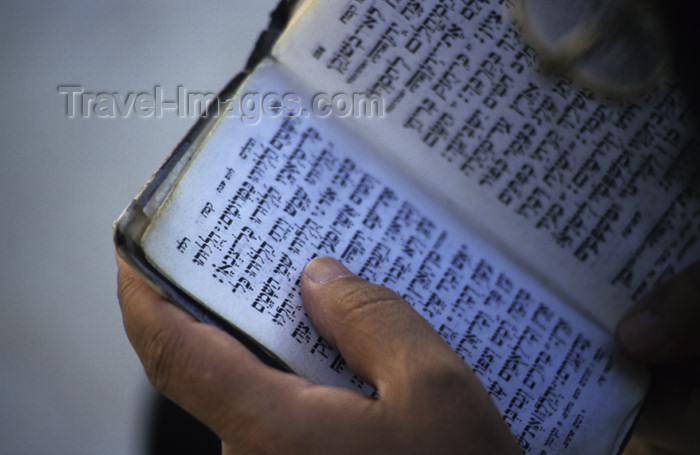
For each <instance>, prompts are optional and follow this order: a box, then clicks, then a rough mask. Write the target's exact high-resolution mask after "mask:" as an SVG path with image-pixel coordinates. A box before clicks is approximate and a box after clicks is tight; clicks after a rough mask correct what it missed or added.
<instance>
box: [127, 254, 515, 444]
mask: <svg viewBox="0 0 700 455" xmlns="http://www.w3.org/2000/svg"><path fill="white" fill-rule="evenodd" d="M117 264H118V267H119V274H118V283H119V287H118V295H119V302H120V305H121V309H122V315H123V319H124V328H125V330H126V333H127V336H128V337H129V340H130V342H131V344H132V345H133V346H134V349H135V350H136V353H137V354H138V356H139V358H140V359H141V362H142V363H143V366H144V369H145V371H146V375H147V376H148V378H149V379H150V381H151V382H152V383H153V384H154V385H155V387H156V388H157V389H158V390H160V391H161V392H162V393H163V394H164V395H166V396H167V397H168V398H170V399H171V400H173V401H174V402H176V403H178V404H179V405H180V406H182V407H183V408H184V409H186V410H187V411H189V412H190V413H191V414H192V415H194V416H195V417H197V418H198V419H199V420H201V421H202V422H203V423H204V424H205V425H207V426H209V427H210V428H211V429H212V430H213V431H214V432H215V433H216V434H217V435H218V436H219V437H220V438H221V440H222V453H223V454H225V455H229V454H230V455H232V454H275V455H277V454H280V453H284V454H304V455H310V454H324V455H326V454H329V453H332V454H358V453H362V454H392V453H400V454H456V453H468V454H470V455H480V454H483V455H487V454H488V455H492V454H500V455H510V454H519V453H521V451H520V449H519V447H518V445H517V443H516V442H515V440H514V439H513V437H512V436H511V434H510V431H509V430H508V428H507V426H506V425H505V424H504V423H503V421H502V419H501V418H500V416H499V414H498V412H497V411H496V408H495V407H494V405H493V403H492V402H491V400H490V399H489V397H488V395H487V393H486V391H485V390H484V388H483V386H482V385H481V383H480V382H479V381H478V379H477V378H476V376H475V375H474V374H473V373H472V371H471V370H470V369H469V367H468V366H467V365H466V364H465V363H464V362H463V361H462V360H461V359H460V358H459V357H458V356H457V355H456V354H455V353H454V352H453V351H452V350H451V349H450V348H449V347H448V346H447V344H446V343H444V342H443V340H442V339H441V338H440V337H439V335H437V333H435V331H434V330H433V329H432V328H431V327H430V326H429V325H428V323H427V322H426V321H425V320H424V319H423V318H421V317H420V316H419V315H418V314H417V313H416V312H415V311H414V310H413V309H412V308H411V307H410V306H409V305H408V304H407V303H406V302H405V301H404V300H403V299H401V298H400V297H399V296H398V295H397V294H396V293H394V292H392V291H390V290H388V289H386V288H384V287H382V286H378V285H373V284H370V283H368V282H366V281H365V280H363V279H361V278H359V277H357V276H354V275H352V274H351V273H350V272H349V271H348V270H347V269H346V268H345V267H343V266H342V265H341V264H340V263H339V262H337V261H335V260H333V259H331V258H327V257H321V258H316V259H315V260H314V261H312V262H311V263H309V264H307V266H306V268H305V269H304V271H303V272H302V277H301V297H302V300H303V302H304V306H305V309H306V311H307V313H308V314H309V317H310V318H311V320H312V322H313V324H314V326H315V327H316V329H317V330H318V332H319V333H320V334H321V336H323V337H324V338H325V339H326V340H327V341H329V342H330V343H331V344H332V345H334V346H336V347H337V348H338V349H339V350H340V352H341V353H342V354H343V356H344V358H345V360H346V362H347V364H348V366H349V367H350V368H351V369H352V370H353V371H354V372H355V373H356V374H357V375H358V376H360V377H361V378H362V379H363V380H365V381H367V382H368V383H370V384H372V385H373V386H374V387H375V388H376V389H377V390H378V392H379V396H380V398H379V399H376V400H375V399H372V398H369V397H366V396H364V395H361V394H358V393H356V392H353V391H351V390H348V389H342V388H336V387H328V386H321V385H314V384H312V383H310V382H309V381H307V380H305V379H302V378H300V377H298V376H295V375H292V374H288V373H283V372H280V371H278V370H275V369H272V368H270V367H267V366H265V365H263V364H262V363H261V362H260V361H259V360H258V359H257V358H256V357H255V356H253V355H252V354H251V353H250V352H249V351H247V350H246V349H245V348H244V347H243V346H241V344H239V343H238V342H237V341H236V340H235V339H234V338H232V337H231V336H229V335H228V334H226V333H225V332H223V331H220V330H219V329H216V328H215V327H212V326H210V325H207V324H203V323H200V322H197V321H196V320H194V319H193V318H191V317H190V316H188V315H187V314H185V313H184V312H182V311H181V310H179V309H178V308H176V307H175V306H174V305H172V304H170V303H169V302H167V301H165V300H163V298H162V297H160V296H159V295H158V294H157V293H156V292H155V291H153V290H152V289H151V288H150V287H149V286H148V285H147V284H146V283H145V282H144V281H143V280H141V279H140V278H139V276H138V275H137V274H136V273H135V272H133V271H132V270H131V269H130V268H129V267H128V266H127V265H126V264H125V263H124V262H123V261H122V260H121V259H119V258H118V259H117Z"/></svg>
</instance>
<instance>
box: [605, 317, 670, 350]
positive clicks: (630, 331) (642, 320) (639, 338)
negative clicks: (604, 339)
mask: <svg viewBox="0 0 700 455" xmlns="http://www.w3.org/2000/svg"><path fill="white" fill-rule="evenodd" d="M617 333H618V336H619V337H620V341H621V342H622V344H624V345H625V347H626V348H627V350H628V351H629V352H631V353H632V354H646V353H650V352H651V351H655V350H658V349H661V348H662V347H664V345H665V344H666V343H667V342H668V340H669V334H668V330H666V328H665V327H664V326H663V325H662V324H661V322H659V320H658V319H657V318H656V316H654V314H653V313H652V312H651V311H650V310H643V311H640V312H637V313H634V314H632V315H630V316H627V317H626V318H625V319H623V320H622V321H621V322H620V326H619V327H618V332H617Z"/></svg>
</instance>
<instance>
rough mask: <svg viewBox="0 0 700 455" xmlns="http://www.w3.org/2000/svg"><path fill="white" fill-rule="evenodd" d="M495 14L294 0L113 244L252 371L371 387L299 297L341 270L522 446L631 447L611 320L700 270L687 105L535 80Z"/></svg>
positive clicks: (510, 29)
mask: <svg viewBox="0 0 700 455" xmlns="http://www.w3.org/2000/svg"><path fill="white" fill-rule="evenodd" d="M501 3H504V2H499V1H488V0H478V1H477V0H430V1H427V0H426V1H422V2H409V1H402V0H346V1H338V2H326V1H312V0H305V1H300V2H283V3H282V4H281V5H280V7H279V8H278V10H277V11H276V13H275V14H274V16H273V22H272V26H271V28H270V29H269V30H268V31H266V32H265V33H264V34H263V37H262V38H261V40H260V42H259V46H258V48H257V49H256V51H255V52H254V56H253V58H252V59H251V63H250V65H249V68H248V70H247V71H245V72H244V73H242V74H241V75H240V76H238V77H237V78H236V79H235V80H234V81H233V82H232V83H231V84H230V85H229V87H227V88H226V89H225V90H224V91H223V92H222V93H221V94H220V96H219V100H217V102H215V103H213V104H212V105H211V106H210V112H209V115H207V116H205V117H203V118H202V119H201V120H200V121H199V122H198V123H197V125H196V126H195V127H194V128H193V130H192V131H191V132H190V133H189V135H188V136H187V137H186V138H185V140H184V141H183V142H182V143H181V145H180V146H179V147H178V148H177V149H176V150H175V152H174V153H173V155H172V156H171V157H170V158H169V159H168V160H167V161H166V163H165V164H164V165H163V167H162V168H161V169H160V170H159V171H158V172H157V173H156V174H155V176H154V177H153V179H152V180H151V181H150V182H149V183H148V184H147V185H146V187H145V188H144V190H143V191H142V192H141V194H140V195H139V196H138V197H137V198H136V199H135V200H134V201H133V202H132V203H131V204H130V205H129V207H128V208H127V210H126V211H125V212H124V214H123V215H122V216H121V218H120V219H119V220H118V221H117V223H116V225H115V241H116V244H117V247H118V250H119V253H120V254H121V255H122V256H124V257H125V258H126V259H127V260H128V261H129V262H130V263H131V264H132V265H134V266H135V267H136V268H137V269H138V270H140V272H141V273H142V274H143V275H144V276H146V277H147V278H148V279H149V280H150V281H151V282H152V283H153V284H154V286H156V287H157V288H158V289H159V290H160V291H161V292H162V293H163V294H164V295H166V296H167V297H168V298H170V299H171V300H172V301H174V302H175V303H177V304H179V305H181V306H182V307H184V308H186V309H187V310H188V311H190V312H191V313H192V314H194V315H195V316H196V317H198V318H200V319H201V320H204V321H207V322H210V323H213V324H217V325H219V326H221V327H224V328H225V329H227V330H228V331H230V332H231V333H233V334H235V335H236V336H238V337H239V338H240V339H242V340H243V341H244V342H245V343H246V344H247V346H249V347H250V348H251V349H252V350H254V351H255V352H256V353H257V354H258V355H260V356H261V357H262V358H265V359H268V360H270V361H272V362H273V363H274V364H276V365H278V366H280V367H281V368H285V369H288V370H291V371H293V372H296V373H297V374H300V375H302V376H304V377H307V378H309V379H311V380H312V381H316V382H319V383H325V384H335V385H339V386H345V387H350V388H354V389H357V390H360V391H363V392H365V393H367V394H372V393H373V389H372V388H371V386H370V385H368V384H365V383H363V381H362V380H361V379H360V378H358V377H356V376H355V375H353V373H352V372H351V371H349V369H348V368H347V366H346V365H345V363H344V361H343V359H342V357H341V356H340V355H339V353H338V352H336V351H335V350H334V349H332V348H331V347H330V346H329V345H328V343H327V342H326V341H325V340H323V339H322V338H320V337H319V336H318V335H317V334H316V333H315V331H314V329H313V328H312V327H311V325H310V323H309V321H308V319H307V318H306V316H305V314H304V311H303V307H302V304H301V301H300V298H299V292H298V291H299V289H298V284H299V276H300V272H301V269H302V268H303V266H304V264H305V263H306V262H307V261H308V260H310V259H311V258H313V257H315V256H317V255H330V256H334V257H336V258H337V259H339V260H341V261H342V262H343V263H344V264H345V265H346V266H348V267H349V268H350V269H351V270H353V271H354V272H356V273H358V274H359V275H360V276H362V277H364V278H366V279H367V280H369V281H372V282H375V283H379V284H383V285H385V286H387V287H389V288H391V289H393V290H395V291H397V292H398V293H399V294H401V295H402V296H403V297H404V298H405V299H406V300H407V301H408V302H409V303H410V304H411V305H413V307H414V308H415V309H416V311H418V312H419V313H420V314H421V315H423V316H424V317H425V318H426V319H427V320H428V321H429V322H430V324H431V325H432V326H433V327H434V328H435V330H436V331H438V332H439V333H440V334H441V335H442V337H443V338H444V340H445V342H447V343H448V344H449V345H450V346H451V347H452V348H453V349H454V351H455V352H456V353H457V354H458V355H459V356H461V357H462V358H463V359H464V360H465V362H467V363H468V364H469V365H470V366H471V368H472V369H473V370H474V372H475V373H476V374H477V376H478V377H479V378H480V380H481V381H482V383H483V385H484V387H485V388H486V390H487V391H488V393H489V395H490V396H491V398H492V399H493V401H494V403H495V405H496V407H497V408H498V409H499V411H500V412H501V414H502V416H503V419H504V420H505V422H506V423H507V424H508V425H509V426H510V428H511V430H512V432H513V434H514V435H515V437H516V438H517V440H518V441H519V443H520V445H521V447H522V448H523V450H524V451H525V452H526V453H536V454H553V453H567V454H573V453H595V454H613V453H618V452H619V451H620V450H621V447H622V446H623V444H624V441H625V438H626V437H627V436H628V434H629V432H630V431H631V429H632V427H633V425H634V421H635V419H636V416H637V415H638V413H639V411H640V409H641V407H642V405H643V402H644V398H645V394H646V387H647V386H646V374H645V369H644V368H643V366H640V365H637V364H634V363H632V362H630V361H629V360H628V359H626V358H625V357H624V356H623V355H622V353H621V352H620V351H619V350H618V349H617V348H616V345H615V341H614V338H613V330H614V327H615V324H616V322H617V320H618V319H619V318H620V316H621V315H622V314H623V313H624V312H625V311H626V310H627V309H628V308H629V307H630V306H631V304H632V303H633V302H634V301H636V300H637V299H639V298H640V297H641V296H642V295H644V294H645V293H646V292H648V291H649V290H651V289H652V288H653V287H654V286H655V285H657V284H658V283H659V282H661V281H663V280H664V279H667V278H668V277H670V276H671V275H672V274H674V273H675V272H678V271H680V269H681V268H682V267H683V266H684V265H686V264H688V263H690V262H691V261H692V260H693V259H694V258H697V257H698V256H700V242H698V233H699V232H700V192H699V191H698V186H699V183H698V182H700V175H699V169H700V162H699V158H698V155H697V154H696V153H695V152H696V147H697V143H696V142H695V139H694V138H693V137H692V134H691V133H692V126H693V122H692V117H691V110H690V107H689V106H686V104H685V99H684V98H683V96H682V94H681V93H680V92H679V91H678V90H677V88H676V87H675V86H673V84H672V83H670V82H669V83H667V84H666V85H664V86H663V87H661V88H659V89H658V90H657V91H656V92H654V93H653V94H651V95H649V96H648V97H647V98H645V99H642V100H637V101H635V102H618V101H613V100H609V99H603V98H601V97H599V96H597V95H595V94H594V93H592V92H590V91H588V90H585V89H580V88H578V87H577V86H576V85H574V84H573V83H572V82H571V81H570V80H567V79H563V78H552V77H545V76H542V75H540V74H539V73H538V72H537V71H536V68H537V55H536V53H535V52H534V51H533V49H532V48H531V47H530V46H528V45H527V44H526V43H525V42H524V41H523V40H522V39H521V36H520V33H519V32H518V30H517V28H515V27H514V26H513V25H512V23H511V22H510V20H509V19H508V12H507V10H506V9H505V8H506V7H505V6H503V5H501Z"/></svg>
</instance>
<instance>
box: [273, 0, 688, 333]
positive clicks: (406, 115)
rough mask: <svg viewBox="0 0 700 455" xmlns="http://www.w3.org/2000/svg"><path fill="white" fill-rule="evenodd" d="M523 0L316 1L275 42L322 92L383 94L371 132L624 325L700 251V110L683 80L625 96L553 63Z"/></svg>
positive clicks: (459, 207)
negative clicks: (608, 95) (524, 17)
mask: <svg viewBox="0 0 700 455" xmlns="http://www.w3.org/2000/svg"><path fill="white" fill-rule="evenodd" d="M508 3H509V2H503V1H489V0H440V1H437V0H431V1H423V2H412V1H403V0H373V1H369V0H368V1H364V0H348V1H344V2H333V3H332V4H329V2H316V4H315V5H314V6H313V7H311V8H309V10H308V11H307V14H305V15H304V16H302V17H300V18H298V20H297V21H295V23H294V26H293V27H291V28H290V29H289V30H288V31H287V33H286V34H285V35H283V37H282V39H281V41H280V42H279V43H278V45H277V46H276V48H275V49H274V51H273V52H274V56H275V58H276V59H278V60H279V61H280V62H282V63H283V64H284V65H285V66H287V67H288V68H290V71H293V72H295V73H297V74H302V75H313V77H312V80H313V84H314V87H313V89H314V90H317V91H323V92H328V93H345V94H355V93H366V94H370V95H376V96H378V97H380V98H381V100H382V106H383V112H384V113H385V116H384V118H383V119H382V121H377V120H376V119H375V118H363V117H366V116H362V115H360V116H359V118H357V119H355V120H354V122H355V123H356V124H357V126H356V127H355V128H356V129H357V131H359V132H360V134H363V135H365V136H366V137H368V138H369V139H370V140H371V141H373V143H375V144H377V146H378V149H379V151H380V152H381V153H383V154H385V155H386V156H388V157H390V158H391V159H395V160H397V161H400V162H401V166H402V167H403V168H404V170H405V171H406V173H407V174H408V175H410V176H411V178H412V180H413V181H414V182H416V184H418V185H420V186H421V187H422V188H424V189H425V190H426V191H427V192H428V193H431V194H433V195H434V197H435V198H436V200H438V201H441V202H442V203H443V205H444V206H445V207H446V208H447V209H448V210H450V211H452V212H453V213H454V215H455V217H456V218H458V219H459V220H460V221H461V222H463V223H466V224H470V225H471V226H473V227H474V228H475V229H477V230H479V231H481V232H482V233H483V235H485V236H487V237H490V238H491V240H492V241H493V242H494V243H495V244H498V245H500V247H501V248H502V249H503V250H504V251H507V252H508V254H510V255H511V256H512V257H513V258H514V260H516V261H518V262H521V263H523V264H527V266H528V267H530V268H531V270H532V271H533V273H534V274H536V275H537V276H539V277H540V278H541V279H542V280H543V281H544V282H546V283H547V284H548V286H549V287H550V289H552V290H553V292H556V293H557V294H558V295H561V296H563V298H564V299H565V300H567V301H568V302H571V303H572V304H574V305H575V306H578V307H579V309H580V310H581V311H584V312H588V313H590V315H591V316H592V317H593V318H594V319H596V320H597V321H598V323H599V324H601V325H602V326H603V327H606V328H607V330H609V331H612V330H613V329H614V326H615V324H616V322H617V321H618V319H619V318H620V316H621V315H622V313H624V312H625V311H626V310H627V309H628V308H629V306H630V305H631V304H632V302H634V301H637V300H638V299H640V298H641V297H642V296H643V295H644V294H645V293H647V292H649V291H650V290H651V289H652V288H653V287H655V286H656V285H658V284H659V283H661V282H663V281H665V280H667V279H668V278H670V277H671V276H672V275H673V274H675V273H677V272H679V271H680V270H681V269H682V268H683V267H684V266H686V265H688V264H689V263H691V262H693V261H695V260H698V258H700V238H699V235H698V232H700V153H699V152H700V151H699V150H698V144H699V143H698V139H697V138H696V136H695V133H694V130H696V129H697V128H696V126H697V122H696V117H695V112H694V110H693V106H690V105H689V104H688V100H687V99H686V97H684V94H683V93H682V92H681V91H680V89H679V87H678V86H677V85H676V84H674V82H673V81H667V82H666V83H664V84H663V85H662V86H661V87H659V88H658V90H656V91H655V92H654V93H652V94H651V95H649V96H647V97H646V98H640V99H634V100H632V101H626V102H622V101H614V100H610V99H604V98H602V97H600V96H598V95H596V94H595V93H592V92H590V91H588V90H584V89H581V88H579V87H577V86H576V85H574V84H573V83H572V82H571V81H570V80H567V79H564V78H556V77H546V76H543V75H541V74H539V73H538V72H537V70H536V69H537V66H538V56H537V54H536V52H535V51H534V50H533V48H531V47H530V46H528V44H527V43H525V42H524V40H523V39H522V38H521V35H520V33H519V31H518V30H517V29H516V28H515V27H514V26H513V24H512V23H511V21H510V19H509V17H508V9H507V5H508Z"/></svg>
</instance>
